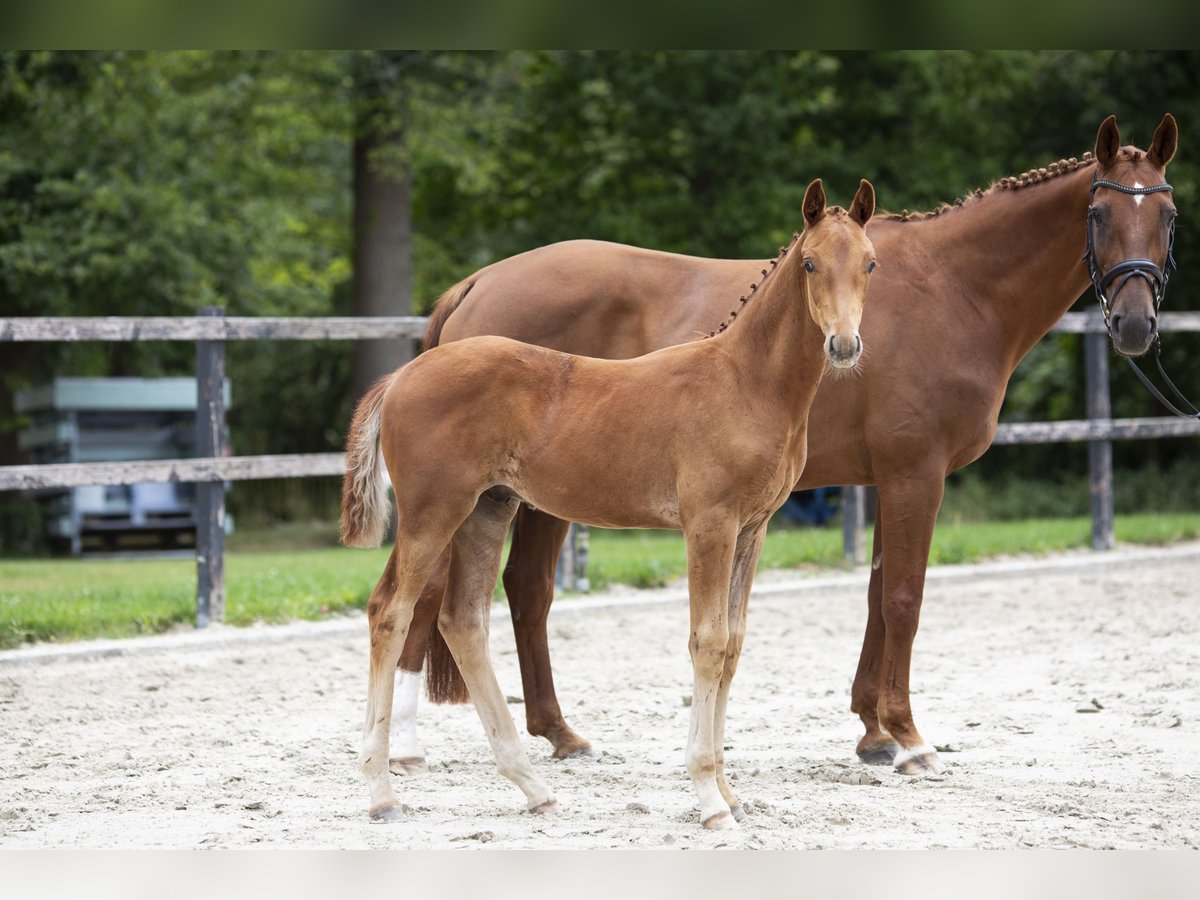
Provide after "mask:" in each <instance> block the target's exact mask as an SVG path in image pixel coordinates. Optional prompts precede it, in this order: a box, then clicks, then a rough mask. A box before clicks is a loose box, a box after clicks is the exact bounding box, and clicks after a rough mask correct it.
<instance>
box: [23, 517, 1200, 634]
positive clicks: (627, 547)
mask: <svg viewBox="0 0 1200 900" xmlns="http://www.w3.org/2000/svg"><path fill="white" fill-rule="evenodd" d="M331 534H332V530H331V527H330V526H328V525H320V526H292V527H285V528H273V529H271V530H270V531H268V532H262V533H249V532H248V533H245V534H242V535H239V536H236V537H235V538H234V539H231V541H230V553H229V555H228V557H227V561H226V588H227V594H228V600H227V611H226V616H227V620H228V621H229V622H230V623H232V624H234V625H246V624H250V623H253V622H259V621H263V622H284V621H288V620H291V619H313V618H320V617H324V616H329V615H336V614H337V613H339V612H341V611H344V610H347V609H354V608H361V607H362V606H364V605H365V603H366V600H367V597H368V595H369V593H370V591H371V588H372V587H374V585H375V582H376V580H377V579H378V577H379V573H380V571H381V569H382V568H383V564H384V562H385V561H386V559H387V553H388V551H387V550H386V549H381V550H347V549H344V548H337V547H329V546H324V547H321V546H319V544H320V543H321V542H328V541H329V540H330V538H331ZM1198 536H1200V513H1171V514H1162V515H1151V514H1144V515H1129V516H1119V517H1118V518H1117V523H1116V537H1117V540H1118V541H1121V542H1127V543H1135V544H1163V543H1170V542H1172V541H1179V540H1188V539H1194V538H1196V537H1198ZM1090 539H1091V523H1090V521H1089V520H1088V519H1087V518H1086V517H1073V518H1063V519H1038V520H1032V521H1009V522H964V521H947V522H943V523H941V524H939V526H938V528H937V531H936V532H935V534H934V541H933V548H932V551H931V553H930V562H931V563H933V564H935V565H937V564H946V563H964V562H974V561H977V560H981V559H987V558H990V557H997V556H1007V555H1012V554H1045V553H1052V552H1055V551H1059V550H1066V549H1070V548H1075V547H1086V546H1088V544H1089V542H1090ZM284 548H288V549H284ZM252 551H255V552H252ZM590 551H591V555H590V558H589V564H588V574H589V577H590V578H591V581H592V587H593V589H594V590H600V589H602V588H604V587H606V586H608V585H612V584H629V585H634V586H636V587H658V586H662V585H665V584H669V583H671V582H673V581H675V580H677V579H680V578H682V577H683V576H684V574H685V572H686V563H685V559H684V551H683V539H682V537H681V536H680V535H679V534H677V533H674V532H656V531H624V532H620V531H604V530H602V529H593V530H592V532H591V535H590ZM842 565H843V563H842V557H841V531H840V529H837V528H826V529H804V530H787V529H781V530H778V531H772V532H770V533H769V534H768V535H767V542H766V546H765V547H764V549H763V557H762V563H761V566H760V567H761V568H771V569H780V568H782V569H809V570H815V569H819V568H838V567H841V566H842ZM195 578H196V570H195V564H194V562H193V561H192V560H190V559H165V560H164V559H145V560H66V559H38V560H28V561H21V560H0V647H3V648H9V647H16V646H19V645H21V644H24V643H29V642H33V641H70V640H80V639H84V638H93V637H124V636H129V635H137V634H153V633H158V632H163V631H169V630H171V629H173V628H176V627H189V626H190V623H191V622H192V621H193V617H194V614H195ZM568 602H569V601H568Z"/></svg>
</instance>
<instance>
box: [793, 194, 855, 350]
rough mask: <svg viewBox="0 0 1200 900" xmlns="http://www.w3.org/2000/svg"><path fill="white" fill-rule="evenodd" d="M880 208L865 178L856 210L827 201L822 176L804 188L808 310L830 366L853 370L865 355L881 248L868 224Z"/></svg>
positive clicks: (801, 247) (803, 253) (802, 243)
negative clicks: (865, 321) (862, 327)
mask: <svg viewBox="0 0 1200 900" xmlns="http://www.w3.org/2000/svg"><path fill="white" fill-rule="evenodd" d="M874 212H875V188H873V187H871V182H869V181H867V180H865V179H864V180H863V181H861V182H860V183H859V185H858V193H856V194H855V195H854V201H853V202H852V203H851V204H850V209H849V210H845V209H842V208H841V207H840V206H830V207H826V206H825V188H824V187H823V186H822V185H821V179H819V178H818V179H817V180H816V181H814V182H813V183H812V184H810V185H809V186H808V190H807V191H805V192H804V233H803V234H802V235H801V236H800V245H799V247H798V248H797V250H796V251H793V252H798V253H799V254H800V255H801V258H802V260H803V264H804V272H803V273H802V275H801V277H802V278H803V280H804V283H805V295H806V297H807V298H808V312H809V314H810V315H811V316H812V319H813V321H814V322H816V323H817V325H818V326H819V327H820V329H821V331H822V332H824V334H825V355H826V356H827V357H828V358H829V363H830V365H832V366H834V367H836V368H839V369H848V368H850V367H851V366H853V365H855V364H856V363H857V362H858V358H859V356H860V355H861V354H862V348H863V345H862V338H860V337H859V336H858V325H859V322H860V321H862V310H863V301H864V300H865V299H866V297H867V282H868V280H869V278H870V275H871V272H873V271H874V270H875V248H874V247H873V246H872V245H871V242H870V240H868V238H867V232H866V231H865V226H866V224H867V222H868V221H869V220H870V218H871V215H872V214H873V213H874Z"/></svg>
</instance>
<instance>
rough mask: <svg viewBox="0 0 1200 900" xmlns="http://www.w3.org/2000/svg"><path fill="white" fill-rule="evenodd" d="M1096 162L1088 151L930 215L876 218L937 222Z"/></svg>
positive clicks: (1000, 183)
mask: <svg viewBox="0 0 1200 900" xmlns="http://www.w3.org/2000/svg"><path fill="white" fill-rule="evenodd" d="M1095 162H1096V159H1095V157H1094V156H1092V154H1091V151H1088V152H1087V153H1084V154H1083V156H1080V157H1074V156H1072V157H1070V158H1069V159H1060V160H1059V161H1058V162H1052V163H1050V164H1049V165H1046V166H1043V167H1041V168H1038V169H1030V170H1029V171H1028V172H1022V173H1021V174H1020V175H1012V176H1009V177H1007V178H1001V179H999V180H998V181H993V182H992V183H991V185H990V186H989V187H988V188H987V189H986V190H984V189H983V188H979V189H977V190H975V191H974V192H973V193H971V194H968V195H966V196H965V197H959V198H958V199H957V200H955V201H954V202H953V203H943V204H942V205H941V206H939V207H937V208H936V209H932V210H929V211H928V212H910V211H909V210H907V209H903V210H901V211H900V212H898V213H884V214H882V215H876V216H875V218H877V219H885V220H888V221H891V222H924V221H927V220H929V219H936V218H937V217H938V216H940V215H942V214H943V213H947V212H950V211H951V210H955V209H961V208H962V207H963V206H965V205H967V204H969V203H974V202H975V201H976V200H979V199H981V198H983V197H988V196H991V195H993V194H996V193H999V192H1000V191H1016V190H1020V189H1021V188H1025V187H1030V186H1032V185H1035V184H1041V183H1042V182H1044V181H1050V180H1052V179H1054V178H1059V177H1061V176H1063V175H1067V174H1069V173H1071V172H1075V171H1077V170H1079V169H1082V168H1084V167H1085V166H1090V165H1093V164H1094V163H1095Z"/></svg>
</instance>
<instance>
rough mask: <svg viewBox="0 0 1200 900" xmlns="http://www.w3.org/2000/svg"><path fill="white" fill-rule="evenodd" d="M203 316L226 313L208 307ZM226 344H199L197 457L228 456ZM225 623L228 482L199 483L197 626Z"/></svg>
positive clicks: (203, 342)
mask: <svg viewBox="0 0 1200 900" xmlns="http://www.w3.org/2000/svg"><path fill="white" fill-rule="evenodd" d="M198 315H201V316H224V315H225V310H224V309H223V308H222V307H219V306H206V307H204V308H202V309H200V310H199V312H198ZM225 446H226V429H225V342H224V341H223V340H218V341H197V342H196V455H197V456H201V457H206V456H208V457H215V456H224V455H225ZM224 621H225V483H224V482H223V481H201V482H197V483H196V627H197V628H204V627H206V626H207V625H208V623H209V622H224Z"/></svg>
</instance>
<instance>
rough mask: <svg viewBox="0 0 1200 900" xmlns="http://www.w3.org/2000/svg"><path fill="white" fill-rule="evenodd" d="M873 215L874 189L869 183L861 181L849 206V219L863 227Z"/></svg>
mask: <svg viewBox="0 0 1200 900" xmlns="http://www.w3.org/2000/svg"><path fill="white" fill-rule="evenodd" d="M873 215H875V188H874V187H872V185H871V182H869V181H867V179H865V178H864V179H863V180H862V181H860V182H859V183H858V193H857V194H855V195H854V201H853V202H852V203H851V204H850V218H852V219H853V220H854V221H855V222H857V223H858V224H859V225H863V226H865V225H866V224H867V222H869V221H871V216H873Z"/></svg>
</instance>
